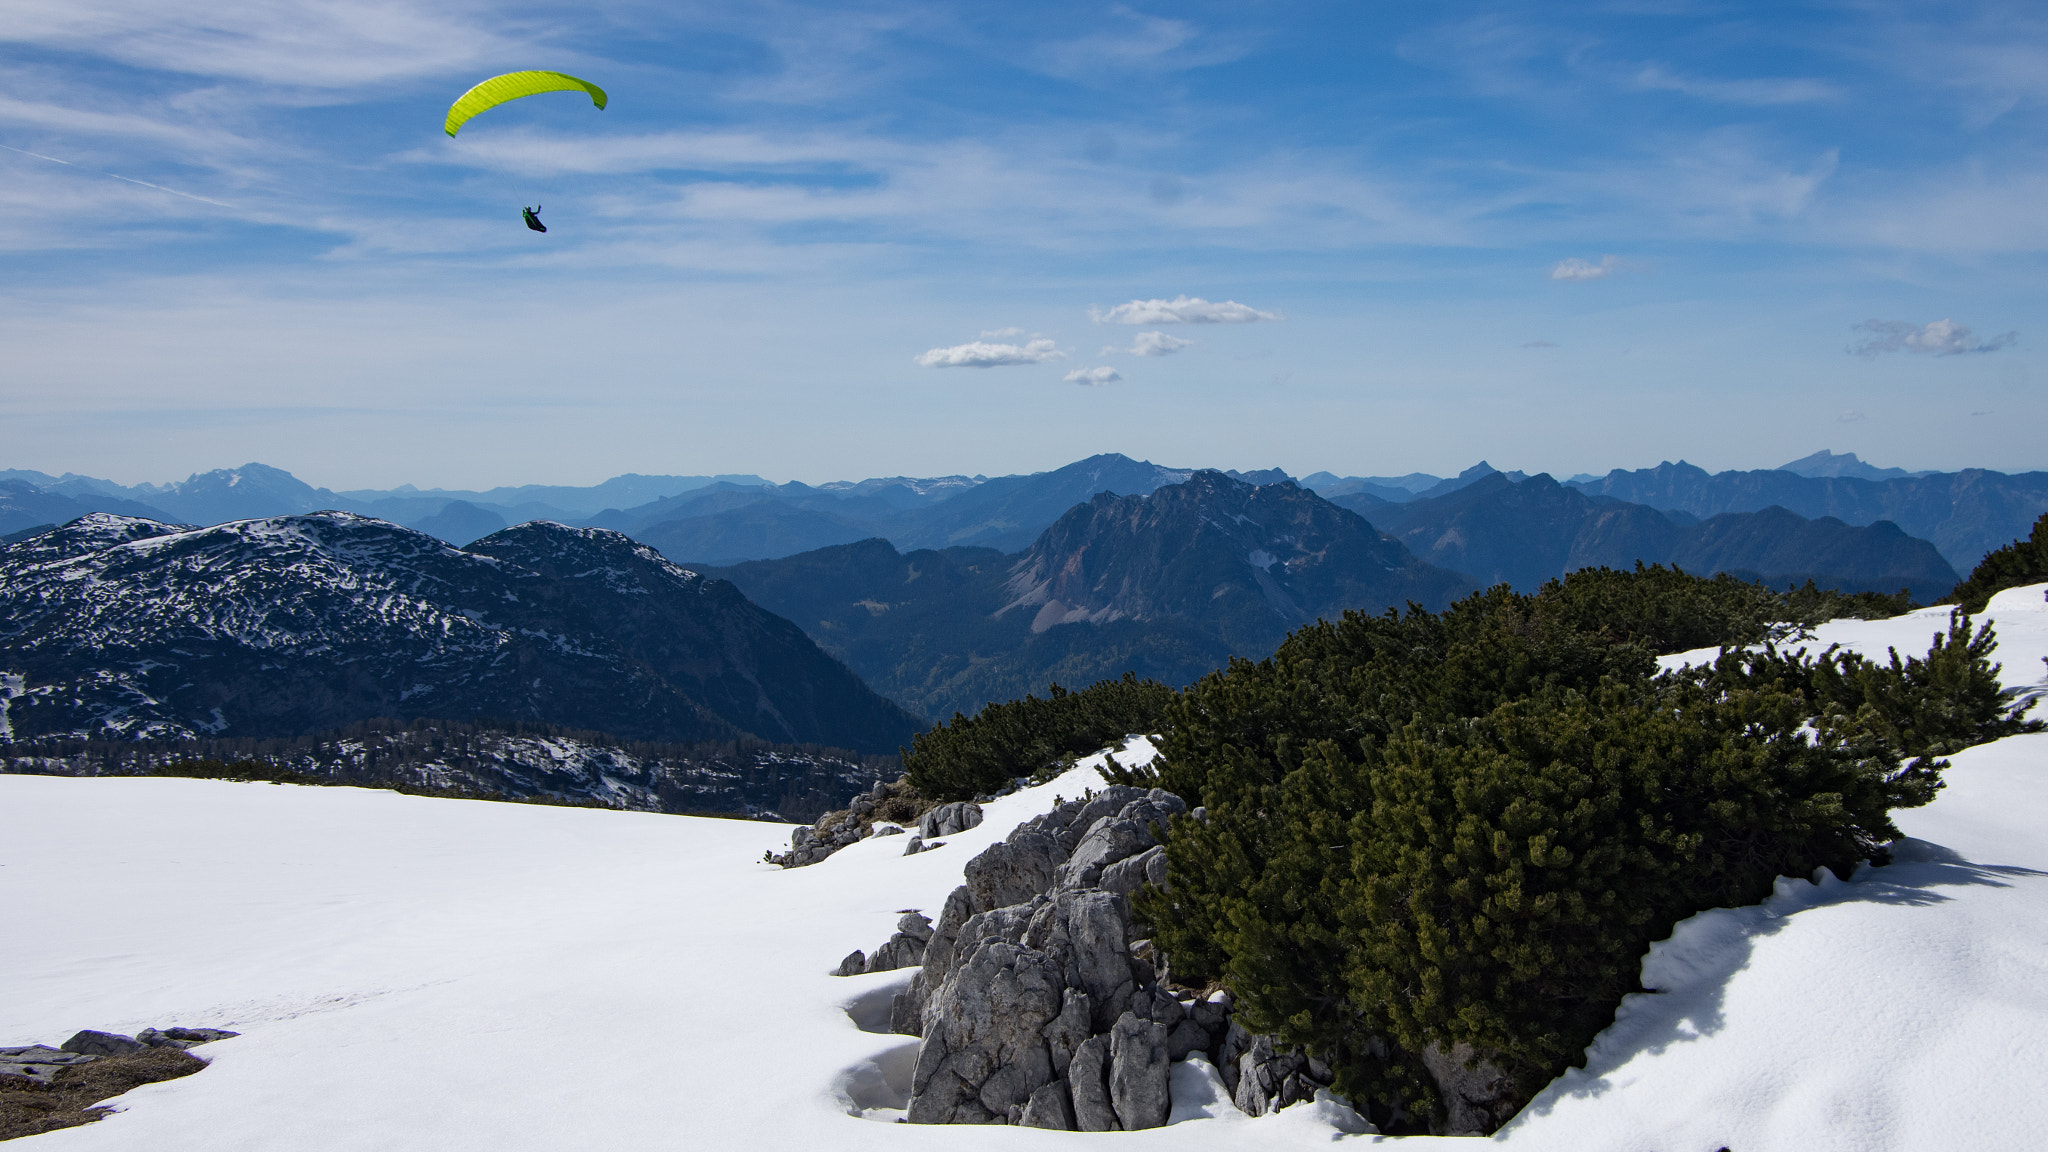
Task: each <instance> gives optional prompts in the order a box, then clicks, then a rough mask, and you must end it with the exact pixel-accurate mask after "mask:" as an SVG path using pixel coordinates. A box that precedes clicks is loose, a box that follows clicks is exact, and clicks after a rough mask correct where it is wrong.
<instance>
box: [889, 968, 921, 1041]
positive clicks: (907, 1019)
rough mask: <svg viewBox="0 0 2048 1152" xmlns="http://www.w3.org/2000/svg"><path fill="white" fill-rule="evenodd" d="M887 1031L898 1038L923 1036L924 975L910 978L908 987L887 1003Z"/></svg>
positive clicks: (918, 974)
mask: <svg viewBox="0 0 2048 1152" xmlns="http://www.w3.org/2000/svg"><path fill="white" fill-rule="evenodd" d="M889 1031H891V1032H893V1033H895V1034H896V1035H898V1036H922V1035H924V973H923V972H919V973H917V974H916V975H915V976H912V977H911V978H910V986H909V987H908V988H905V989H904V990H903V991H901V992H898V993H897V994H896V996H895V998H894V999H892V1000H890V1001H889Z"/></svg>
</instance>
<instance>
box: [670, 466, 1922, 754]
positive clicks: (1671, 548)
mask: <svg viewBox="0 0 2048 1152" xmlns="http://www.w3.org/2000/svg"><path fill="white" fill-rule="evenodd" d="M1515 475H1516V474H1513V473H1503V472H1495V471H1491V470H1488V471H1485V472H1479V471H1478V470H1476V469H1475V470H1471V471H1469V472H1468V473H1467V475H1466V476H1465V477H1462V478H1460V479H1461V480H1462V481H1463V482H1462V483H1458V484H1447V483H1445V482H1442V481H1440V482H1438V484H1435V485H1432V486H1431V487H1430V488H1429V489H1425V491H1432V490H1434V491H1438V492H1440V493H1441V494H1440V495H1436V496H1429V497H1421V498H1417V499H1413V500H1410V501H1407V502H1404V503H1400V504H1395V503H1390V502H1387V501H1382V500H1379V499H1378V498H1376V497H1373V496H1372V495H1370V494H1369V493H1364V492H1357V491H1354V492H1352V493H1351V494H1350V495H1348V496H1340V497H1338V498H1337V499H1336V500H1334V501H1331V500H1325V499H1323V498H1322V497H1321V496H1320V495H1318V494H1316V493H1314V492H1311V491H1308V490H1307V489H1304V488H1301V487H1299V486H1297V485H1296V484H1294V483H1293V482H1292V481H1289V480H1282V481H1279V482H1277V483H1267V484H1264V485H1255V484H1251V483H1247V482H1245V481H1242V480H1237V479H1233V478H1231V477H1229V476H1226V475H1224V474H1222V473H1218V472H1213V471H1210V472H1196V473H1194V474H1193V475H1191V476H1190V477H1189V478H1188V479H1187V480H1186V481H1184V482H1181V483H1178V484H1169V485H1164V486H1161V487H1159V488H1157V489H1155V490H1153V491H1152V493H1151V494H1150V496H1117V495H1112V494H1110V493H1099V494H1097V495H1095V496H1094V497H1092V498H1090V499H1089V500H1088V501H1087V502H1086V503H1084V504H1078V505H1076V506H1074V507H1073V508H1071V509H1070V510H1069V511H1068V512H1067V513H1066V514H1065V515H1064V516H1062V517H1061V518H1060V519H1059V520H1058V521H1056V522H1055V523H1054V524H1053V525H1052V526H1051V527H1049V528H1047V529H1046V530H1045V532H1044V533H1043V534H1041V535H1040V536H1039V537H1038V539H1037V540H1036V541H1035V542H1033V544H1032V545H1031V546H1030V547H1029V548H1027V549H1024V550H1022V551H1021V552H1016V553H1012V554H1007V555H1006V554H1003V553H1001V552H998V551H996V550H994V549H983V548H948V549H942V550H913V551H910V552H908V553H903V552H899V551H898V550H897V549H896V548H895V547H894V546H892V545H891V544H890V543H889V542H888V541H886V540H881V539H870V540H865V541H861V542H858V543H852V544H845V545H837V546H833V547H828V548H823V549H818V550H815V551H811V552H806V553H802V554H799V555H796V556H790V557H784V558H779V559H773V560H757V561H749V562H746V563H742V564H737V565H731V566H724V567H718V566H699V565H697V564H696V563H695V562H694V561H688V562H687V563H688V564H689V565H690V566H691V567H697V568H701V570H702V571H705V572H707V573H710V574H715V575H718V576H721V577H724V578H725V579H728V580H731V581H732V582H733V583H734V584H736V585H737V586H738V587H739V588H740V589H741V590H742V591H744V592H745V593H746V594H747V595H748V596H749V597H751V598H752V599H754V600H755V601H756V602H758V603H760V604H761V605H762V606H764V607H766V608H768V609H769V610H770V611H773V612H776V613H779V614H781V615H784V616H788V617H789V618H790V619H792V620H795V621H797V622H798V623H799V624H801V625H802V626H803V627H804V629H805V630H806V631H808V632H809V633H810V634H811V635H812V636H813V637H815V638H816V639H817V640H818V642H819V644H820V645H822V646H823V647H824V648H825V649H826V650H827V651H830V652H832V653H833V654H834V655H837V656H839V657H840V658H841V659H843V660H845V661H846V662H847V664H848V665H850V666H851V667H852V668H853V669H854V670H855V671H857V672H859V673H860V674H861V676H862V677H863V678H865V679H866V680H867V681H868V683H870V684H871V685H873V686H874V687H875V688H877V689H878V690H879V691H881V692H882V693H884V694H885V695H887V696H889V697H891V698H892V699H895V700H897V701H898V702H900V703H902V704H904V705H905V706H906V707H909V708H913V709H916V710H919V711H922V712H924V713H925V714H927V715H930V716H935V717H944V716H947V715H949V714H951V713H952V712H954V711H960V712H972V711H974V710H975V709H976V708H978V707H980V706H981V705H982V704H983V703H986V702H988V701H992V700H1004V699H1011V698H1014V697H1016V696H1018V695H1021V694H1023V693H1024V692H1038V691H1042V690H1043V689H1044V687H1045V685H1046V684H1047V683H1048V682H1049V681H1055V680H1056V681H1059V682H1061V683H1063V684H1067V685H1070V686H1071V685H1079V684H1085V683H1089V682H1092V681H1093V680H1095V679H1100V678H1102V677H1104V676H1113V675H1117V674H1120V673H1121V672H1123V671H1125V670H1126V669H1129V670H1132V671H1136V672H1138V673H1139V674H1140V675H1144V676H1150V677H1154V678H1157V679H1160V680H1164V681H1166V682H1168V683H1171V684H1185V683H1187V682H1189V681H1191V680H1193V679H1195V678H1196V677H1198V676H1200V675H1202V674H1203V673H1205V672H1208V671H1209V670H1211V669H1213V668H1217V667H1220V666H1222V664H1223V663H1224V662H1225V661H1226V660H1227V659H1228V658H1229V657H1231V656H1243V657H1247V658H1253V659H1256V658H1259V657H1262V656H1265V655H1266V654H1268V653H1269V652H1271V651H1272V650H1273V649H1274V647H1276V646H1277V645H1278V644H1279V642H1280V640H1281V638H1282V637H1283V636H1284V635H1285V634H1286V632H1287V631H1289V630H1290V629H1293V628H1296V627H1299V626H1300V625H1302V624H1304V623H1308V622H1310V621H1313V620H1315V619H1317V618H1324V619H1331V618H1335V617H1337V616H1339V615H1341V614H1342V612H1343V611H1344V610H1346V609H1353V608H1356V609H1362V610H1366V611H1373V612H1377V611H1380V610H1383V609H1386V608H1390V607H1393V608H1398V607H1400V606H1402V605H1405V604H1407V603H1409V602H1410V601H1413V602H1416V603H1420V604H1422V605H1424V606H1425V607H1429V608H1440V607H1442V606H1443V605H1444V604H1446V603H1448V602H1449V601H1450V600H1452V599H1455V598H1456V597H1458V596H1460V595H1462V594H1464V593H1465V592H1468V591H1470V590H1472V589H1473V588H1475V587H1481V586H1488V585H1492V584H1497V583H1508V584H1512V585H1514V586H1515V587H1517V588H1519V589H1521V590H1524V591H1533V590H1534V589H1535V588H1536V587H1537V586H1538V585H1540V584H1541V583H1542V582H1543V581H1545V580H1548V579H1551V578H1553V577H1558V576H1562V575H1564V574H1565V573H1567V572H1569V571H1572V570H1574V569H1577V568H1581V567H1586V566H1588V565H1603V564H1604V565H1608V566H1613V567H1629V566H1632V565H1634V564H1635V563H1636V562H1637V561H1639V560H1640V561H1643V562H1648V563H1675V564H1678V565H1680V566H1681V567H1684V568H1685V569H1687V570H1688V571H1692V572H1697V573H1700V574H1702V575H1711V574H1713V573H1715V572H1721V571H1729V572H1735V573H1738V574H1740V575H1743V576H1745V577H1748V578H1752V579H1762V580H1765V581H1766V582H1768V583H1771V584H1772V585H1774V586H1779V587H1783V586H1785V585H1786V584H1788V583H1799V582H1803V581H1804V580H1806V579H1809V578H1811V579H1813V580H1815V581H1816V582H1817V583H1819V584H1821V585H1822V586H1824V587H1839V588H1848V589H1851V590H1859V591H1860V590H1870V591H1883V592H1895V591H1897V590H1898V589H1900V588H1901V587H1905V588H1909V589H1911V590H1912V591H1913V592H1914V594H1915V595H1917V596H1920V597H1922V598H1925V599H1933V598H1935V597H1937V596H1939V595H1941V594H1942V593H1945V592H1946V591H1947V590H1948V589H1949V587H1951V586H1952V585H1953V584H1954V583H1955V581H1956V574H1955V571H1954V570H1953V569H1952V568H1951V567H1950V566H1949V565H1948V563H1947V562H1946V561H1945V560H1943V559H1942V557H1941V556H1940V554H1939V553H1937V552H1936V551H1935V548H1934V546H1933V545H1932V544H1930V543H1929V542H1927V541H1925V540H1919V539H1914V538H1912V537H1909V536H1907V535H1906V534H1905V533H1903V532H1901V531H1900V530H1899V529H1898V528H1897V526H1895V525H1892V524H1889V523H1879V524H1875V525H1868V526H1863V527H1852V526H1850V525H1846V524H1843V523H1841V522H1840V521H1837V520H1828V519H1822V520H1807V519H1806V518H1804V517H1801V516H1798V515H1796V514H1794V513H1791V512H1788V511H1786V510H1784V509H1782V508H1771V509H1766V510H1764V511H1761V512H1755V513H1732V514H1726V515H1722V516H1717V517H1714V518H1712V519H1710V520H1706V521H1700V520H1697V519H1696V518H1694V517H1691V516H1689V515H1686V514H1685V513H1665V512H1660V511H1658V510H1657V509H1654V508H1650V507H1646V506H1644V505H1639V504H1628V503H1624V502H1621V501H1617V500H1613V499H1610V498H1606V497H1596V496H1590V495H1587V494H1586V493H1584V492H1582V491H1579V490H1577V489H1574V488H1569V487H1565V486H1563V485H1560V484H1558V483H1557V482H1556V481H1554V480H1552V479H1551V478H1550V477H1549V476H1544V475H1537V476H1530V477H1525V478H1522V479H1520V480H1517V479H1516V478H1515ZM1264 478H1265V477H1261V479H1264ZM1347 504H1353V505H1354V506H1353V507H1345V505H1347Z"/></svg>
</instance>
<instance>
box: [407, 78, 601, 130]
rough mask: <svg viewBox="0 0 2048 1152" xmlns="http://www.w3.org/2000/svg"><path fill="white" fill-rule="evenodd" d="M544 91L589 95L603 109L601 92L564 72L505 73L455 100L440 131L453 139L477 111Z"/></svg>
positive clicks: (593, 102) (483, 110)
mask: <svg viewBox="0 0 2048 1152" xmlns="http://www.w3.org/2000/svg"><path fill="white" fill-rule="evenodd" d="M543 92H588V93H590V102H591V103H592V104H595V105H597V106H598V107H599V108H600V109H602V108H603V107H604V106H605V100H606V97H605V94H604V89H602V88H599V87H598V86H597V85H595V84H592V83H591V82H590V81H588V80H579V79H577V78H576V77H574V76H571V75H569V74H568V73H566V72H507V73H505V74H504V75H503V76H493V77H491V78H490V79H489V80H486V81H484V82H483V83H481V84H478V85H477V86H476V87H474V88H471V89H470V90H469V91H467V92H464V93H463V94H462V95H461V96H458V97H456V100H455V103H453V104H451V105H449V106H448V118H447V120H446V121H444V122H443V123H442V125H441V129H442V131H444V132H446V133H448V134H449V135H450V136H453V135H455V133H456V132H457V131H459V130H460V129H461V128H462V126H463V125H464V124H467V123H469V119H470V117H472V116H475V115H476V114H477V113H479V112H488V111H490V110H491V109H493V108H496V107H497V106H498V105H500V104H503V103H505V102H506V101H507V100H517V99H519V98H520V97H522V96H538V95H540V94H541V93H543Z"/></svg>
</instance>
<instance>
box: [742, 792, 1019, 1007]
mask: <svg viewBox="0 0 2048 1152" xmlns="http://www.w3.org/2000/svg"><path fill="white" fill-rule="evenodd" d="M913 823H914V824H915V826H916V828H917V834H916V835H914V836H912V837H911V838H910V840H909V842H908V843H907V844H905V845H904V846H903V854H904V855H905V856H914V855H916V854H917V853H919V852H922V851H924V850H926V849H927V848H937V847H939V841H938V838H939V837H941V836H951V835H954V834H955V833H958V832H965V831H966V830H968V829H969V828H974V827H977V826H979V825H980V824H981V805H979V804H974V803H970V802H967V801H959V802H956V803H952V804H938V805H934V804H933V803H932V802H931V801H929V800H926V799H925V798H924V797H922V796H919V795H918V794H917V790H916V789H914V788H912V787H911V786H910V783H909V781H907V780H897V781H895V782H894V783H877V784H876V785H875V786H874V787H873V788H872V789H870V790H869V791H868V792H867V793H866V794H864V795H861V796H856V797H854V798H853V803H852V804H851V805H849V806H848V807H845V808H842V809H839V810H838V811H834V812H827V813H825V814H824V815H823V816H820V817H818V820H817V823H815V824H812V825H811V826H809V827H807V828H798V829H797V830H796V831H795V832H792V833H791V834H790V837H789V851H787V852H780V853H777V852H768V853H764V854H763V855H762V857H761V858H762V860H763V862H765V863H768V864H776V865H780V866H781V867H784V868H801V867H803V866H805V865H807V864H816V863H817V862H818V861H820V860H823V859H824V858H826V857H827V856H830V855H832V854H833V853H834V852H837V851H839V850H840V849H841V848H844V847H846V846H848V845H850V844H858V843H859V842H861V841H862V840H865V839H867V838H868V837H870V836H896V835H901V834H902V833H903V831H904V829H905V826H907V825H911V824H913ZM896 967H899V968H901V967H907V965H901V964H899V965H896ZM867 971H874V972H879V971H882V969H879V968H873V969H867Z"/></svg>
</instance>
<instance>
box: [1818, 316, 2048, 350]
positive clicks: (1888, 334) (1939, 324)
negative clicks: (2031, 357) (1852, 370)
mask: <svg viewBox="0 0 2048 1152" xmlns="http://www.w3.org/2000/svg"><path fill="white" fill-rule="evenodd" d="M1855 330H1856V331H1858V332H1868V333H1870V335H1868V336H1866V337H1864V338H1863V339H1862V340H1860V341H1858V342H1856V343H1855V344H1852V345H1850V346H1849V351H1850V352H1852V353H1854V354H1856V355H1858V356H1875V355H1877V354H1878V353H1880V352H1925V353H1928V354H1929V355H1934V356H1961V355H1964V354H1966V353H1970V352H1996V351H1998V350H1999V349H2000V348H2004V347H2006V346H2007V345H2009V344H2011V343H2012V342H2013V341H2015V340H2018V339H2019V338H2020V334H2019V333H2018V332H2002V333H2000V334H1998V335H1996V336H1993V337H1991V338H1990V339H1988V340H1979V339H1977V335H1976V333H1974V332H1972V331H1970V328H1969V326H1968V325H1966V324H1958V323H1956V322H1955V321H1953V320H1936V321H1934V322H1933V323H1931V324H1914V323H1912V322H1910V321H1906V320H1865V321H1864V322H1863V323H1861V324H1858V325H1856V326H1855Z"/></svg>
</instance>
